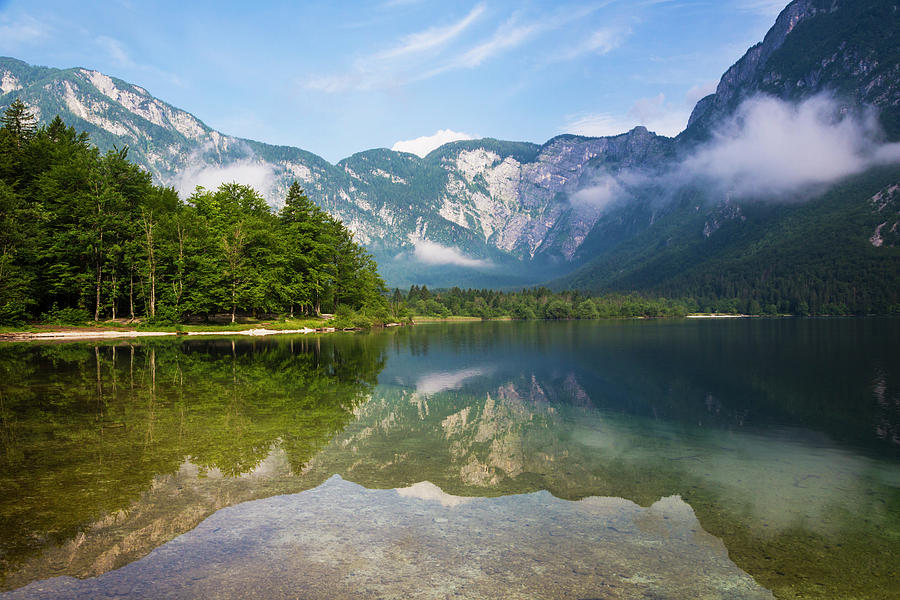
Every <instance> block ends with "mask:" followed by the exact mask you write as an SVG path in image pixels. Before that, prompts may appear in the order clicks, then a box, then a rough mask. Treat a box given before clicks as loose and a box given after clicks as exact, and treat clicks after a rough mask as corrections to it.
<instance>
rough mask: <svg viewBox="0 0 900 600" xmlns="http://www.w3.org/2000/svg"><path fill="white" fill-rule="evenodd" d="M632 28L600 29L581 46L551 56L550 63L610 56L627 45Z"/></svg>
mask: <svg viewBox="0 0 900 600" xmlns="http://www.w3.org/2000/svg"><path fill="white" fill-rule="evenodd" d="M631 31H632V30H631V28H630V27H606V28H604V29H599V30H597V31H595V32H594V33H593V34H591V35H590V36H589V37H588V38H586V39H585V40H583V41H582V42H581V43H580V44H577V45H574V46H571V47H570V48H567V49H566V50H563V51H562V52H560V53H558V54H556V55H555V56H551V57H550V58H549V59H548V61H547V62H548V63H553V62H561V61H566V60H574V59H576V58H581V57H582V56H585V55H588V54H597V55H600V56H602V55H604V54H609V53H610V52H612V51H613V50H615V49H616V48H618V47H620V46H621V45H622V44H624V43H625V40H627V39H628V37H629V36H630V35H631Z"/></svg>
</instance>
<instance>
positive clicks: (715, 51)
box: [0, 0, 787, 162]
mask: <svg viewBox="0 0 900 600" xmlns="http://www.w3.org/2000/svg"><path fill="white" fill-rule="evenodd" d="M786 4H787V0H632V1H625V0H621V1H615V0H607V1H598V2H572V3H564V2H529V1H521V0H519V1H509V2H507V1H501V0H484V1H481V0H475V1H469V2H440V1H437V0H373V1H360V2H265V1H260V2H256V3H252V4H251V3H246V2H241V3H237V2H184V1H181V2H168V1H161V2H141V1H138V0H118V1H110V2H86V3H83V2H82V3H74V2H62V1H53V0H51V1H47V2H34V1H33V0H32V1H18V0H12V1H3V0H0V54H2V55H6V56H13V57H15V58H19V59H22V60H24V61H26V62H29V63H32V64H40V65H46V66H52V67H62V68H67V67H75V66H80V67H86V68H91V69H96V70H99V71H102V72H104V73H106V74H108V75H113V76H115V77H119V78H121V79H124V80H125V81H128V82H130V83H135V84H138V85H140V86H142V87H144V88H146V89H147V90H149V91H150V93H152V94H153V95H154V96H156V97H158V98H160V99H162V100H164V101H166V102H169V103H171V104H173V105H175V106H177V107H179V108H182V109H184V110H187V111H189V112H191V113H192V114H194V115H196V116H197V117H198V118H200V119H201V120H203V121H204V122H206V123H207V124H208V125H210V126H211V127H214V128H216V129H218V130H220V131H223V132H224V133H228V134H232V135H237V136H241V137H246V138H251V139H256V140H260V141H264V142H269V143H275V144H286V145H291V146H298V147H301V148H303V149H305V150H309V151H311V152H315V153H316V154H319V155H321V156H323V157H324V158H326V159H328V160H330V161H332V162H335V161H337V160H340V159H341V158H344V157H346V156H349V155H350V154H352V153H354V152H358V151H361V150H365V149H368V148H377V147H393V146H395V145H396V144H397V143H398V142H401V141H409V140H414V139H415V138H419V137H424V136H434V135H435V134H436V133H438V132H443V136H442V138H441V139H445V140H449V139H452V138H456V137H461V135H469V136H474V137H495V138H500V139H508V140H522V141H532V142H537V143H542V142H544V141H546V140H547V139H549V138H551V137H553V136H554V135H557V134H560V133H565V132H569V133H581V134H585V135H611V134H616V133H621V132H623V131H626V130H628V129H630V128H631V127H633V126H634V125H637V124H644V125H646V126H647V127H648V128H649V129H651V130H654V131H657V132H659V133H663V134H667V135H674V134H676V133H677V132H678V131H680V130H681V129H682V128H683V127H684V125H685V123H686V121H687V117H688V115H689V114H690V109H691V107H692V106H693V103H694V102H695V101H696V100H697V99H698V98H699V97H701V96H702V95H704V94H705V93H709V92H710V91H712V90H713V89H714V85H715V83H716V82H717V81H718V79H719V77H720V76H721V74H722V73H723V72H724V70H725V69H726V68H728V67H729V66H730V65H731V64H733V63H734V62H735V61H736V60H737V59H738V58H740V56H741V55H743V53H744V52H745V51H746V49H747V48H749V47H750V46H751V45H753V44H754V43H756V42H758V41H760V40H761V39H762V37H763V36H764V35H765V32H766V31H767V30H768V28H769V27H770V26H771V25H772V23H773V22H774V19H775V17H776V16H777V14H778V12H779V11H780V10H781V9H782V8H784V6H785V5H786ZM434 143H435V142H429V141H428V140H426V141H421V142H418V143H413V144H405V145H404V144H401V145H399V146H397V147H398V148H401V149H407V150H410V151H415V150H419V151H425V150H427V148H428V147H429V146H430V145H433V144H434Z"/></svg>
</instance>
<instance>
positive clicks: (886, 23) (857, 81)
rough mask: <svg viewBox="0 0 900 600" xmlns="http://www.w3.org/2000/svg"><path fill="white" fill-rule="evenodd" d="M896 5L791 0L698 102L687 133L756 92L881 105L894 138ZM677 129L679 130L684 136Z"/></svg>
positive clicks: (695, 133) (899, 35)
mask: <svg viewBox="0 0 900 600" xmlns="http://www.w3.org/2000/svg"><path fill="white" fill-rule="evenodd" d="M898 45H900V5H898V3H897V2H889V1H884V0H795V1H794V2H792V3H791V4H789V5H788V6H787V7H786V8H785V9H784V11H783V12H782V13H781V14H780V15H779V16H778V19H777V20H776V21H775V24H774V25H773V27H772V28H771V29H770V30H769V32H768V33H767V34H766V37H765V39H764V40H763V41H762V42H760V43H759V44H757V45H755V46H753V47H752V48H750V49H749V50H748V51H747V53H746V54H745V55H744V56H743V57H742V58H741V59H740V60H739V61H738V62H737V63H735V64H734V66H732V67H731V68H730V69H728V71H726V72H725V74H724V75H723V76H722V79H721V80H720V81H719V85H718V87H717V88H716V92H715V94H711V95H710V96H707V97H706V98H703V99H702V100H701V101H700V102H698V103H697V106H696V107H695V108H694V111H693V113H692V114H691V117H690V120H689V121H688V130H687V131H686V132H685V134H686V137H688V138H689V139H694V138H696V137H705V136H706V135H708V132H709V130H710V128H712V127H714V126H715V124H716V123H717V122H718V121H720V120H721V119H723V118H725V117H727V116H728V115H730V114H731V113H733V112H734V110H735V109H736V108H737V107H738V105H739V104H740V103H741V102H742V101H743V100H745V99H747V98H749V97H751V96H753V95H755V94H759V93H764V94H769V95H772V96H775V97H777V98H782V99H785V100H802V99H804V98H808V97H810V96H813V95H815V94H819V93H823V92H824V93H829V94H832V95H834V96H835V97H836V98H837V99H838V100H840V101H842V102H844V103H845V106H846V107H847V108H853V107H860V106H872V107H877V108H879V109H881V116H882V125H883V126H884V128H885V130H886V132H887V133H888V135H889V137H891V138H893V139H900V123H898V121H897V119H896V117H895V116H894V115H893V114H892V113H893V112H896V109H897V108H898V107H900V88H898V87H897V85H896V82H897V81H898V80H900V61H898V56H897V53H896V48H897V47H898ZM685 134H683V136H684V135H685Z"/></svg>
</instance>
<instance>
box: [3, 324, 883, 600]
mask: <svg viewBox="0 0 900 600" xmlns="http://www.w3.org/2000/svg"><path fill="white" fill-rule="evenodd" d="M0 534H2V535H0V592H2V593H0V596H2V597H3V598H7V597H8V598H69V597H72V598H74V597H94V598H106V597H109V598H115V597H129V596H132V597H141V598H145V597H147V598H153V597H158V598H169V597H178V598H185V597H210V596H215V597H222V598H230V597H234V598H239V597H241V598H242V597H246V596H248V595H251V594H252V595H256V596H257V597H261V598H269V597H271V598H295V597H303V598H358V597H382V598H410V597H411V598H447V597H460V598H495V597H507V598H535V597H545V598H688V597H691V598H694V597H697V598H771V597H773V595H774V597H778V598H900V586H898V585H897V582H898V581H900V572H898V571H900V568H898V565H900V320H897V319H821V320H816V319H740V320H737V319H735V320H708V321H691V320H685V321H682V320H671V321H610V322H584V321H581V322H579V321H569V322H483V323H481V322H479V323H453V324H431V325H419V326H415V327H404V328H395V329H392V330H387V331H382V332H375V333H371V334H325V335H309V336H278V337H270V338H265V339H253V338H249V339H248V338H233V339H232V338H224V339H223V338H216V339H190V340H186V339H183V338H179V339H170V340H162V339H153V340H149V341H144V340H141V341H135V342H134V343H123V342H121V341H118V342H115V343H108V342H104V343H84V342H82V343H66V344H5V345H0Z"/></svg>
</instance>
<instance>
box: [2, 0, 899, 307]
mask: <svg viewBox="0 0 900 600" xmlns="http://www.w3.org/2000/svg"><path fill="white" fill-rule="evenodd" d="M898 32H900V9H898V4H897V3H896V2H893V1H888V0H795V1H794V2H792V3H791V4H789V5H788V6H787V7H786V8H785V9H784V11H783V12H782V13H781V14H780V15H779V17H778V18H777V20H776V22H775V24H774V25H773V27H772V28H771V30H770V31H769V32H768V33H767V35H766V36H765V38H764V40H763V41H762V42H761V43H759V44H757V45H756V46H754V47H752V48H750V49H749V50H748V51H747V53H746V54H745V55H744V56H743V57H742V58H741V59H740V60H739V61H738V62H737V63H735V65H734V66H732V67H731V68H730V69H728V70H727V71H726V73H725V74H724V75H723V76H722V79H721V81H720V82H719V84H718V86H717V89H716V92H715V93H714V94H712V95H710V96H707V97H706V98H703V99H702V100H700V101H699V102H698V103H697V105H696V107H695V108H694V111H693V113H692V115H691V118H690V121H689V124H688V127H687V128H686V130H685V131H684V132H682V133H681V134H680V135H679V136H678V137H676V138H667V137H663V136H658V135H656V134H654V133H652V132H650V131H647V130H646V129H645V128H643V127H638V128H635V129H633V130H632V131H629V132H627V133H623V134H621V135H619V136H612V137H603V138H589V137H581V136H574V135H562V136H558V137H555V138H553V139H551V140H549V141H547V142H546V143H544V144H542V145H537V144H531V143H524V142H510V141H500V140H494V139H482V140H468V141H461V142H453V143H449V144H445V145H444V146H441V147H440V148H438V149H436V150H435V151H433V152H432V153H431V154H429V155H428V156H426V157H424V158H420V157H418V156H416V155H412V154H408V153H403V152H394V151H391V150H387V149H373V150H368V151H365V152H360V153H357V154H354V155H353V156H350V157H348V158H346V159H344V160H341V161H339V162H338V163H337V164H334V165H333V164H331V163H329V162H327V161H325V160H324V159H322V158H321V157H318V156H316V155H315V154H312V153H310V152H307V151H304V150H300V149H298V148H293V147H286V146H271V145H267V144H263V143H260V142H256V141H252V140H245V139H241V138H236V137H232V136H228V135H225V134H222V133H220V132H217V131H215V130H213V129H211V128H210V127H208V126H206V125H205V124H204V123H203V122H202V121H200V120H199V119H197V118H196V117H194V116H193V115H191V114H189V113H187V112H185V111H182V110H179V109H177V108H175V107H173V106H171V105H169V104H166V103H165V102H162V101H161V100H158V99H156V98H154V97H152V96H151V95H150V94H149V93H148V92H147V91H146V90H144V89H143V88H141V87H138V86H135V85H132V84H129V83H126V82H124V81H121V80H118V79H115V78H112V77H108V76H106V75H104V74H101V73H98V72H96V71H91V70H88V69H80V68H79V69H67V70H61V69H51V68H47V67H33V66H30V65H27V64H25V63H23V62H21V61H18V60H15V59H9V58H5V59H0V84H2V85H0V91H2V95H0V108H3V107H4V106H5V105H8V104H9V103H10V102H11V101H12V100H13V99H14V98H16V97H21V98H22V99H23V100H24V101H25V102H26V103H28V105H29V106H31V107H32V108H33V109H34V110H35V111H36V112H37V113H38V114H39V117H40V119H41V121H42V122H47V121H48V120H49V119H51V118H52V117H53V116H54V115H56V114H60V115H61V116H62V118H63V120H65V121H66V122H67V123H69V124H72V125H74V126H75V127H76V128H78V129H83V130H85V131H88V132H89V133H90V135H91V137H92V140H93V141H94V142H95V143H96V144H97V145H98V146H99V147H100V148H101V149H103V150H106V149H109V148H112V147H120V148H121V147H123V146H126V145H127V146H128V147H129V156H130V157H131V158H132V159H133V160H135V161H137V162H138V163H139V164H141V165H142V166H144V167H145V168H146V169H148V170H149V171H150V172H151V173H152V174H153V176H154V177H155V179H156V180H157V181H158V182H161V183H164V184H167V185H173V186H175V187H176V188H177V189H179V191H180V193H181V195H182V197H186V196H187V195H189V194H190V191H191V189H192V186H193V184H195V183H204V184H205V185H207V186H212V185H216V184H217V182H219V181H222V180H231V179H233V178H240V179H241V180H242V181H243V182H245V183H250V184H252V185H254V186H255V187H257V188H258V189H260V191H261V192H262V193H263V194H264V195H265V196H266V197H267V198H268V200H269V201H270V203H271V204H272V205H273V206H278V205H279V204H280V202H282V199H283V196H284V191H285V189H286V187H287V186H288V185H289V184H290V182H291V181H293V180H295V179H296V180H297V181H299V182H300V183H301V185H302V186H303V187H304V189H305V190H306V191H307V193H308V194H309V196H310V198H312V199H313V200H314V201H315V202H316V203H317V204H319V205H320V206H322V207H323V208H325V209H326V210H327V211H328V212H330V213H331V214H333V215H335V216H337V217H338V218H340V219H341V220H343V221H344V222H345V223H346V224H347V225H348V227H349V228H350V229H351V230H352V231H353V232H354V233H355V235H356V238H357V240H359V241H360V242H362V243H363V244H364V245H366V246H367V247H368V248H369V250H370V251H372V252H373V253H374V255H375V257H376V259H377V260H378V262H379V268H380V270H381V272H382V274H383V275H384V276H385V279H386V280H387V282H388V284H389V285H391V286H394V285H397V286H406V285H409V284H411V283H416V284H423V283H424V284H427V285H429V286H433V287H434V286H450V285H460V286H463V287H467V286H473V287H481V286H486V287H517V286H523V285H530V284H536V283H541V282H544V281H548V280H552V285H553V286H554V287H569V286H574V287H578V288H583V289H588V290H592V291H618V290H642V291H647V292H652V293H665V294H679V295H691V296H695V297H704V298H713V299H715V298H720V299H728V298H738V297H740V298H743V299H744V300H747V301H749V299H752V300H754V301H756V302H759V303H760V304H762V305H764V306H765V305H770V304H773V305H775V306H778V307H784V306H793V307H794V308H795V309H797V310H799V309H801V308H802V307H803V305H804V303H805V304H806V306H809V307H812V306H815V307H817V308H818V309H819V310H824V309H825V308H826V306H830V308H831V309H833V310H839V309H841V307H843V309H846V310H870V309H872V308H873V307H876V306H877V307H878V310H886V309H887V308H889V307H891V306H893V305H894V304H898V303H900V297H897V294H898V292H896V291H893V290H898V289H900V285H898V284H900V281H898V275H897V273H898V271H900V269H898V263H897V261H898V258H897V252H898V250H897V247H896V242H897V235H898V234H897V221H898V214H897V208H898V207H897V200H896V189H897V188H896V186H897V185H900V177H898V173H897V171H896V169H895V168H894V166H896V164H897V163H898V162H900V149H898V148H900V147H898V146H896V145H895V143H896V142H897V141H898V140H900V86H898V81H900V51H898V48H900V40H898ZM829 152H830V154H829ZM892 165H893V166H892ZM773 265H776V266H777V268H774V267H773ZM776 271H777V273H776ZM800 280H802V281H800ZM798 281H800V283H798ZM776 282H777V283H776ZM891 288H892V289H891ZM848 290H850V291H848ZM872 290H876V291H874V292H872Z"/></svg>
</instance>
